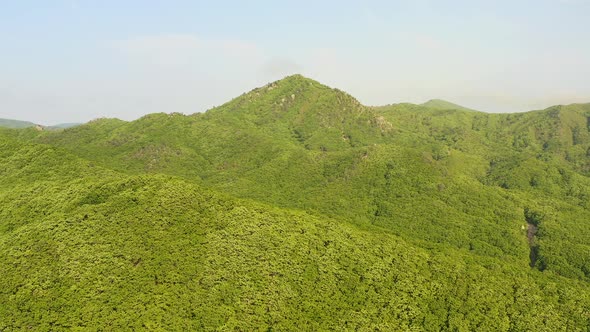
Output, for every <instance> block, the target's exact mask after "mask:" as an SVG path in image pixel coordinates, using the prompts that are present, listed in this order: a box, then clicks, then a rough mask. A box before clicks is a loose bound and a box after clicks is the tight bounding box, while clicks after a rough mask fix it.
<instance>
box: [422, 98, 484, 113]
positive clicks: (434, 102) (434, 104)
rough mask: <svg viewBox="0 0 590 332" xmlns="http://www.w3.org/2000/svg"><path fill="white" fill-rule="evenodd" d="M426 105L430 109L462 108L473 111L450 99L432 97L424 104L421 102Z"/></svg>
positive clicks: (462, 109)
mask: <svg viewBox="0 0 590 332" xmlns="http://www.w3.org/2000/svg"><path fill="white" fill-rule="evenodd" d="M421 105H422V106H424V107H428V108H430V109H434V110H461V111H473V110H472V109H470V108H467V107H464V106H461V105H457V104H453V103H451V102H449V101H446V100H442V99H431V100H429V101H427V102H425V103H423V104H421Z"/></svg>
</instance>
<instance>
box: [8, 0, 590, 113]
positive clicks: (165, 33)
mask: <svg viewBox="0 0 590 332" xmlns="http://www.w3.org/2000/svg"><path fill="white" fill-rule="evenodd" d="M288 3H290V4H288ZM288 3H287V1H277V0H274V1H255V0H254V1H219V0H218V1H173V0H162V1H149V0H141V1H139V0H138V1H131V0H116V1H109V0H100V1H99V0H96V1H82V0H79V1H74V0H69V1H65V0H64V1H60V0H47V1H45V0H38V1H29V0H18V1H17V0H14V1H11V0H0V118H14V119H21V120H30V121H33V122H37V123H42V124H55V123H59V122H81V121H88V120H91V119H93V118H97V117H118V118H121V119H126V120H131V119H136V118H138V117H140V116H142V115H143V114H146V113H152V112H183V113H187V114H189V113H195V112H202V111H205V110H207V109H209V108H211V107H213V106H217V105H220V104H222V103H223V102H225V101H228V100H229V99H231V98H233V97H236V96H238V95H240V94H241V93H243V92H246V91H249V90H251V89H252V88H254V87H256V86H260V85H263V84H266V83H267V82H270V81H274V80H277V79H280V78H282V77H284V76H286V75H289V74H292V73H301V74H303V75H305V76H308V77H310V78H313V79H316V80H318V81H320V82H322V83H324V84H328V85H330V86H332V87H337V88H339V89H342V90H345V91H347V92H349V93H350V94H352V95H353V96H355V97H357V98H358V99H359V100H360V101H361V102H362V103H364V104H367V105H380V104H389V103H397V102H404V101H407V102H416V103H418V102H424V101H426V100H428V99H431V98H443V99H447V100H450V101H453V102H456V103H459V104H463V105H465V106H469V107H471V108H476V109H480V110H483V111H489V112H507V111H525V110H530V109H538V108H545V107H547V106H550V105H553V104H560V103H574V102H590V24H589V23H588V20H589V18H590V1H587V0H530V1H529V0H509V1H503V0H490V1H487V0H481V1H478V0H456V1H445V0H431V1H429V0H390V1H369V0H365V1H344V0H339V1H327V0H326V1H320V0H315V1H304V0H298V1H289V2H288Z"/></svg>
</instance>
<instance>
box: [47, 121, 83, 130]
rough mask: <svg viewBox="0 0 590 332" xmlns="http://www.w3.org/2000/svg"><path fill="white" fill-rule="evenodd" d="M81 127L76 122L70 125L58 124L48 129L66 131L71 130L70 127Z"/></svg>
mask: <svg viewBox="0 0 590 332" xmlns="http://www.w3.org/2000/svg"><path fill="white" fill-rule="evenodd" d="M79 125H81V123H78V122H71V123H59V124H56V125H53V126H49V128H51V129H67V128H72V127H77V126H79Z"/></svg>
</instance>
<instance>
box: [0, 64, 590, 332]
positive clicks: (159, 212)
mask: <svg viewBox="0 0 590 332" xmlns="http://www.w3.org/2000/svg"><path fill="white" fill-rule="evenodd" d="M589 118H590V104H574V105H567V106H555V107H551V108H548V109H546V110H540V111H532V112H528V113H518V114H486V113H481V112H474V111H470V110H465V109H457V108H452V109H446V108H445V109H436V108H431V107H427V106H424V105H414V104H396V105H388V106H383V107H367V106H364V105H362V104H360V103H359V102H358V101H357V100H356V99H354V98H353V97H352V96H350V95H348V94H347V93H345V92H342V91H339V90H337V89H332V88H330V87H327V86H325V85H322V84H320V83H318V82H316V81H314V80H311V79H308V78H305V77H303V76H300V75H295V76H290V77H287V78H285V79H283V80H280V81H277V82H272V83H269V84H268V85H266V86H263V87H260V88H257V89H254V90H252V91H250V92H248V93H245V94H243V95H242V96H239V97H237V98H235V99H233V100H231V101H230V102H228V103H226V104H224V105H222V106H220V107H217V108H214V109H211V110H209V111H207V112H205V113H197V114H193V115H188V116H185V115H182V114H178V113H171V114H165V113H159V114H150V115H147V116H144V117H143V118H141V119H138V120H136V121H131V122H125V121H121V120H118V119H97V120H95V121H91V122H89V123H87V124H83V125H81V126H77V127H74V128H70V129H68V130H63V131H37V130H34V129H31V128H25V129H19V130H14V129H2V130H0V174H1V175H2V176H0V206H1V207H2V209H0V260H2V262H5V264H3V265H1V266H0V273H1V274H2V276H3V278H2V279H1V280H0V330H3V329H6V330H16V329H22V328H23V327H28V328H31V329H37V330H61V329H73V328H78V329H100V328H105V326H109V328H111V329H114V330H120V329H165V330H214V329H221V330H223V329H233V330H259V329H264V330H268V329H276V330H412V329H413V330H465V331H469V330H494V331H521V330H547V331H555V330H584V329H586V328H587V326H588V324H590V316H589V315H588V312H590V285H589V284H588V282H589V281H590V261H588V260H587V252H588V248H590V231H589V230H590V228H589V227H588V220H590V203H589V202H590V200H588V197H590V179H589V178H588V176H589V175H590V174H589V173H588V172H589V171H590V167H589V165H590V164H589V159H590V154H589V153H588V151H590V131H589V129H588V119H589ZM490 294H492V295H490Z"/></svg>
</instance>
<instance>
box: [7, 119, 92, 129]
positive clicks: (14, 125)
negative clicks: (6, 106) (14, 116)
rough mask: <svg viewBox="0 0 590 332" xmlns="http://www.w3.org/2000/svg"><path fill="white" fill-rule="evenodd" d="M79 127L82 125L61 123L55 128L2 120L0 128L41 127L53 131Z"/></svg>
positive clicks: (27, 122)
mask: <svg viewBox="0 0 590 332" xmlns="http://www.w3.org/2000/svg"><path fill="white" fill-rule="evenodd" d="M79 125H81V123H60V124H57V125H54V126H43V125H38V124H36V123H33V122H29V121H20V120H11V119H0V127H4V128H29V127H37V126H39V128H43V129H49V130H53V129H66V128H72V127H76V126H79Z"/></svg>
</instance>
